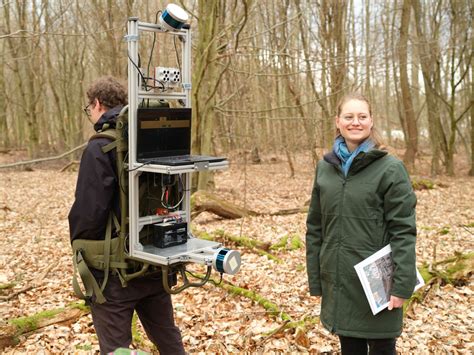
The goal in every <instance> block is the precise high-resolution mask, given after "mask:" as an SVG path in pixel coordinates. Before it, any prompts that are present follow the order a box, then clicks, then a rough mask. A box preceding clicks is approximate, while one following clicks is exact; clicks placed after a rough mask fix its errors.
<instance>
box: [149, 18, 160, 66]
mask: <svg viewBox="0 0 474 355" xmlns="http://www.w3.org/2000/svg"><path fill="white" fill-rule="evenodd" d="M160 13H161V10H158V11H157V12H156V14H155V24H157V23H158V15H159V14H160ZM155 42H156V32H153V42H152V45H151V51H150V57H149V58H148V66H147V68H146V70H147V73H148V75H149V74H150V65H151V58H152V57H153V51H154V50H155Z"/></svg>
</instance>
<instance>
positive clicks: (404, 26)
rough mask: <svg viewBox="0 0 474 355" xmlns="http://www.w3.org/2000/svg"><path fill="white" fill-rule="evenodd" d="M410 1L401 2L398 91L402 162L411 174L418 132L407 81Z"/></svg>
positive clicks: (416, 148) (416, 149)
mask: <svg viewBox="0 0 474 355" xmlns="http://www.w3.org/2000/svg"><path fill="white" fill-rule="evenodd" d="M410 14H411V7H410V0H404V1H403V7H402V20H401V25H400V40H399V42H398V51H399V61H400V69H399V70H400V89H401V92H402V102H401V104H402V107H403V115H404V117H405V122H406V132H407V142H406V145H407V147H406V151H405V155H404V157H403V161H404V162H405V165H406V166H407V169H408V170H409V171H411V172H413V170H414V167H415V157H416V154H417V151H418V130H417V126H416V118H415V111H414V108H413V101H412V98H411V92H410V83H409V81H408V31H409V27H410Z"/></svg>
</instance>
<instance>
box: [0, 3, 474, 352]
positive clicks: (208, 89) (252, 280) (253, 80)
mask: <svg viewBox="0 0 474 355" xmlns="http://www.w3.org/2000/svg"><path fill="white" fill-rule="evenodd" d="M177 3H179V4H181V6H183V7H184V8H185V9H186V10H187V11H188V12H189V13H190V14H191V28H192V29H193V50H194V52H193V78H192V85H193V115H194V117H193V119H194V122H195V123H197V130H195V131H194V132H193V135H194V136H193V150H194V152H196V153H212V154H216V155H225V156H228V157H229V161H230V163H231V164H230V168H229V169H228V170H226V171H222V172H218V173H216V174H215V176H214V177H213V179H212V180H208V178H209V177H208V176H207V177H205V178H203V179H200V181H199V186H198V187H199V188H200V189H205V188H209V187H211V185H210V184H209V182H212V183H213V184H212V188H213V191H214V193H215V194H216V195H218V196H219V197H221V198H223V199H224V200H225V201H228V202H230V203H233V204H235V205H237V206H239V207H241V208H246V209H247V210H250V211H251V212H255V214H247V215H245V214H244V215H242V218H235V219H228V218H223V217H222V216H220V217H219V216H216V215H215V214H212V213H209V212H202V213H201V214H199V215H198V216H196V217H195V218H194V219H193V228H194V229H195V234H197V235H198V236H200V237H203V238H204V237H206V238H213V239H215V240H218V241H221V242H222V243H223V244H224V245H226V246H228V247H230V248H234V249H238V250H239V251H241V253H242V259H243V262H242V269H241V271H239V273H238V274H237V275H235V276H233V277H230V276H226V277H225V278H224V281H223V283H222V284H221V285H220V286H219V287H216V286H214V285H213V284H212V283H210V284H207V285H206V286H205V287H202V288H199V289H196V290H192V291H189V292H183V293H182V294H180V295H178V296H176V297H174V307H175V314H176V320H177V323H178V325H179V327H180V329H181V330H182V333H183V340H184V343H185V347H186V349H187V351H189V352H191V353H195V352H207V353H235V352H262V353H268V352H288V351H292V352H302V353H307V352H309V353H325V354H329V353H337V352H338V350H339V347H338V341H337V338H336V337H334V336H333V335H331V334H329V333H328V332H327V331H325V330H324V329H323V327H322V326H321V325H320V324H319V322H318V315H319V299H318V298H315V297H309V292H308V288H307V280H306V266H305V262H304V260H305V251H304V234H305V218H306V213H305V205H307V202H308V199H309V196H310V193H311V186H312V180H313V178H314V166H315V162H316V161H317V160H318V159H320V158H321V157H322V154H323V153H324V152H325V151H327V149H329V148H330V146H331V144H332V140H333V138H334V115H335V107H336V103H337V101H338V100H339V98H340V97H341V96H342V95H343V94H344V93H346V92H348V91H353V90H358V91H363V92H364V93H365V94H366V95H367V96H368V97H369V98H370V99H371V100H372V102H373V109H374V120H375V124H376V126H377V128H378V130H379V131H380V132H382V134H383V136H384V137H385V141H386V144H387V146H388V149H389V151H390V152H391V153H392V154H394V155H396V156H398V157H400V158H401V159H403V160H404V161H405V163H406V165H407V167H408V168H409V170H410V172H411V177H412V180H413V186H414V188H415V189H416V194H417V198H418V205H417V228H418V241H417V263H418V266H419V268H420V269H422V271H423V275H424V277H425V279H426V280H427V286H426V287H424V288H423V289H422V290H421V291H420V292H419V293H417V294H416V295H415V297H414V299H412V300H411V302H410V305H409V306H408V308H407V312H406V317H405V328H404V334H403V336H402V338H401V339H400V340H399V341H398V345H397V347H398V348H397V350H398V351H399V352H400V353H402V354H414V353H416V354H431V353H449V354H458V353H461V354H470V353H472V351H473V350H474V339H473V335H472V334H474V328H473V324H474V312H473V311H472V304H473V301H474V299H473V298H474V289H473V286H472V277H473V276H472V275H473V269H474V268H473V260H474V257H473V249H474V243H473V238H472V235H473V228H474V218H473V216H474V210H473V203H472V201H473V200H474V179H472V175H473V174H474V168H473V167H474V160H473V151H474V149H473V142H474V139H473V132H474V129H473V128H474V124H473V117H474V106H473V97H474V84H473V79H474V77H473V70H472V64H473V51H472V48H473V27H472V23H473V12H474V6H473V4H472V2H471V1H468V0H459V1H456V0H453V1H447V0H439V1H422V0H387V1H383V0H377V1H375V0H364V1H362V0H361V1H355V0H347V1H343V0H333V1H329V0H320V1H309V0H282V1H271V0H259V1H256V0H255V1H250V0H249V1H244V0H234V1H231V0H227V1H224V0H221V1H217V0H208V1H206V0H199V1H182V2H179V1H177ZM166 4H167V2H164V1H146V0H143V1H138V0H128V1H125V0H117V1H109V0H89V1H86V0H55V1H48V0H31V1H26V0H25V1H21V0H2V2H1V5H0V49H1V51H0V168H2V167H3V169H2V170H0V250H2V252H1V253H0V319H2V321H0V349H3V350H2V351H3V352H4V353H7V354H14V353H15V354H18V353H92V352H94V351H96V350H97V349H98V344H97V338H96V336H95V334H94V331H93V327H92V322H91V318H90V315H89V314H88V310H87V309H84V307H80V306H77V304H76V303H75V301H77V299H76V298H75V297H74V295H73V293H72V289H71V286H70V281H71V274H72V264H71V256H70V244H69V235H68V225H67V213H68V211H69V208H70V206H71V204H72V201H73V198H74V189H75V182H76V179H77V172H76V171H74V167H75V166H76V165H70V164H69V163H70V162H76V161H77V159H79V158H80V149H78V150H74V149H75V148H76V147H79V146H81V145H82V144H83V143H84V142H86V141H87V138H88V137H89V136H90V134H91V132H92V131H91V127H90V123H89V122H88V121H87V118H86V116H85V114H84V113H83V111H82V108H83V107H84V106H85V105H86V104H87V102H86V97H85V90H86V88H87V87H88V85H89V84H90V83H91V82H92V81H93V80H94V79H95V78H96V77H98V76H101V75H106V74H111V75H115V76H117V77H119V78H121V79H123V80H126V72H127V48H126V43H125V42H124V40H123V36H124V35H125V34H126V20H127V18H128V17H129V16H138V17H139V18H140V20H142V21H146V22H155V21H156V18H157V16H158V15H159V13H158V11H159V10H162V9H164V8H165V6H166ZM140 41H141V42H140V43H141V63H140V66H141V67H142V68H146V70H147V71H148V66H149V67H150V68H153V66H156V65H160V66H169V67H177V66H179V60H178V59H176V55H175V47H176V48H178V49H179V46H180V43H179V42H176V41H175V42H173V41H171V42H170V41H166V40H165V39H164V36H163V35H157V36H156V40H155V41H154V38H153V36H152V35H149V36H147V35H143V37H142V38H141V40H140ZM142 42H143V44H142ZM152 48H153V49H152ZM150 58H151V59H150ZM71 150H74V153H73V154H69V155H66V156H65V157H63V158H62V159H60V160H54V161H52V162H51V161H50V162H47V163H42V164H36V165H35V164H32V163H31V164H28V165H20V166H19V167H9V168H7V169H5V167H6V166H7V165H8V164H15V163H18V162H19V161H24V160H26V161H27V160H30V159H38V158H43V157H51V156H57V155H62V154H64V153H65V152H69V151H71ZM282 210H292V211H293V212H292V214H288V215H284V214H283V215H282V214H279V212H281V211H282ZM133 328H134V333H133V334H134V343H133V344H134V346H136V347H137V348H140V349H144V350H147V351H153V350H154V349H153V346H152V345H151V344H150V343H149V342H148V341H147V340H146V336H145V335H144V333H143V330H142V329H141V327H140V324H139V322H134V326H133ZM9 332H10V333H9ZM8 334H10V335H11V337H10V338H7V337H5V336H6V335H8Z"/></svg>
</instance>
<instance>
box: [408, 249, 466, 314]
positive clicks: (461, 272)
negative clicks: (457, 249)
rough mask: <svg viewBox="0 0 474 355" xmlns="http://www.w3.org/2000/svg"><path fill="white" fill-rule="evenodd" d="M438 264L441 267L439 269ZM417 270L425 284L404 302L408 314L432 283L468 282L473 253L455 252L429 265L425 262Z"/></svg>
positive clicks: (431, 286)
mask: <svg viewBox="0 0 474 355" xmlns="http://www.w3.org/2000/svg"><path fill="white" fill-rule="evenodd" d="M440 266H442V267H443V269H439V267H440ZM419 271H420V274H421V275H422V276H423V279H424V280H425V286H423V287H422V288H421V289H419V290H418V291H417V292H415V293H414V294H413V295H412V296H411V297H410V299H409V300H408V301H407V302H406V303H405V305H404V312H405V314H407V315H410V316H411V315H412V314H413V305H414V304H415V303H422V302H423V301H424V300H425V299H426V298H427V297H428V295H429V294H430V292H431V290H432V289H433V286H434V285H444V284H451V285H454V286H460V285H465V284H468V283H469V280H470V279H471V277H472V275H473V273H474V253H467V254H462V253H456V254H455V256H453V257H450V258H447V259H444V260H441V261H438V262H435V263H433V264H430V265H428V264H425V265H423V266H421V267H420V268H419Z"/></svg>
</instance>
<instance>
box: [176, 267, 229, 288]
mask: <svg viewBox="0 0 474 355" xmlns="http://www.w3.org/2000/svg"><path fill="white" fill-rule="evenodd" d="M184 271H185V272H186V273H187V274H189V275H191V276H192V277H194V278H196V279H199V280H204V277H200V276H198V275H196V274H193V273H192V272H191V271H189V270H184ZM220 275H221V276H220V278H219V282H215V281H214V280H213V279H209V282H212V283H213V284H214V285H215V286H219V285H220V284H221V283H222V272H221V273H220Z"/></svg>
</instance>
